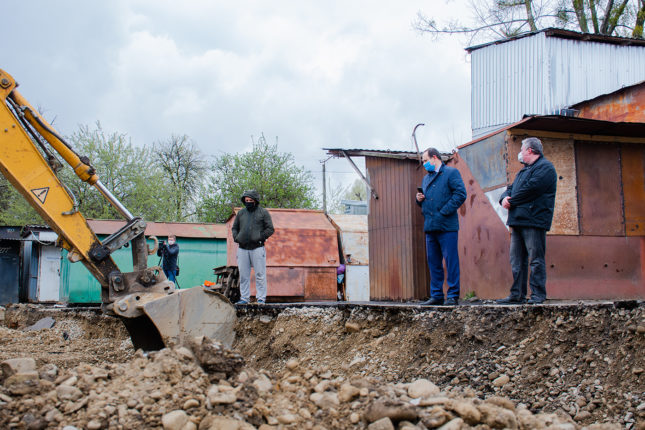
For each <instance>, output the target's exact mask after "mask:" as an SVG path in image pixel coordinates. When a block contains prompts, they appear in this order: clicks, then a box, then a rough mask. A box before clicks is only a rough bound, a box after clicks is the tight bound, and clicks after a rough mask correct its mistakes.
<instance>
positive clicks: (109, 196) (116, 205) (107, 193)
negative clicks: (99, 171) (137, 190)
mask: <svg viewBox="0 0 645 430" xmlns="http://www.w3.org/2000/svg"><path fill="white" fill-rule="evenodd" d="M94 186H95V187H96V189H97V190H99V192H100V193H101V194H103V197H105V198H106V199H107V201H109V202H110V204H111V205H112V206H114V208H115V209H116V210H117V211H119V213H120V214H121V215H123V217H124V218H125V219H126V220H128V221H130V220H132V218H134V216H132V214H131V213H130V211H129V210H127V209H126V207H125V206H123V204H121V202H120V201H119V200H118V199H117V198H116V197H114V195H113V194H112V193H111V192H110V190H108V189H107V188H105V185H103V183H102V182H101V181H96V183H95V184H94Z"/></svg>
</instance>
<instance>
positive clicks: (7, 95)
mask: <svg viewBox="0 0 645 430" xmlns="http://www.w3.org/2000/svg"><path fill="white" fill-rule="evenodd" d="M17 86H18V84H17V83H16V81H15V80H14V79H13V78H12V77H11V76H10V75H9V74H8V73H6V72H5V71H3V70H1V69H0V96H1V97H2V101H3V103H2V104H1V106H0V171H2V174H3V175H4V176H5V177H6V178H7V179H8V180H9V181H10V182H11V184H12V185H13V186H14V187H15V188H16V189H17V190H18V191H19V192H20V193H21V194H22V195H23V196H24V198H25V199H26V200H27V201H28V202H29V203H30V204H31V206H33V208H34V209H35V210H36V211H37V212H38V213H39V214H40V216H41V217H42V218H43V219H44V220H45V221H46V222H47V224H48V225H49V226H50V227H51V228H52V229H53V230H54V231H55V232H56V233H57V234H58V237H59V244H60V246H62V247H63V248H65V249H67V250H68V251H69V254H68V258H69V259H70V261H72V262H77V261H80V262H81V263H82V264H83V265H85V267H87V269H88V270H89V271H90V273H91V274H92V275H93V276H94V277H95V278H96V279H97V280H98V281H99V283H100V284H101V287H102V288H101V301H102V302H103V307H104V309H105V310H106V311H107V312H110V313H114V314H116V315H118V316H120V317H122V318H123V321H124V323H125V325H126V327H127V328H128V330H129V331H130V335H131V337H132V341H133V344H134V346H135V347H141V348H144V349H158V348H160V347H162V346H163V344H165V343H167V341H168V340H169V339H172V340H175V341H181V339H180V338H181V337H182V335H183V334H185V333H190V334H191V335H196V334H200V333H201V327H202V326H203V327H208V325H209V324H210V325H211V326H215V325H218V324H219V325H221V324H220V323H219V322H218V321H219V320H217V321H212V317H211V319H209V316H208V315H203V316H199V318H195V317H194V316H193V318H192V320H188V319H186V318H185V317H184V313H186V311H190V309H188V306H190V307H194V308H195V309H193V310H195V311H196V312H199V313H200V314H203V313H207V312H209V311H207V310H206V309H205V308H204V305H205V304H208V303H211V304H212V305H214V306H215V307H216V308H218V309H219V308H221V309H220V312H223V314H222V315H224V314H225V315H226V318H225V320H226V321H224V322H223V323H222V324H224V326H225V327H224V326H222V327H223V334H222V335H221V336H219V337H220V338H221V339H222V340H224V341H225V343H230V342H231V341H232V338H231V336H232V325H231V322H230V319H231V317H230V314H231V309H229V308H226V306H225V305H226V302H227V301H226V299H223V300H224V301H225V302H224V303H222V297H223V296H222V297H216V296H214V295H206V294H205V293H203V292H201V291H198V292H192V293H186V294H183V295H180V294H176V293H177V292H178V291H176V290H175V285H174V283H172V282H170V281H168V280H167V279H166V276H165V275H164V273H163V271H162V270H161V268H159V267H150V268H149V267H147V266H148V264H147V262H148V255H149V254H150V253H152V252H154V250H156V245H155V249H154V250H151V249H149V247H148V245H147V242H146V238H145V235H144V232H145V229H146V223H145V222H144V221H143V220H142V219H141V218H138V217H134V216H133V215H132V214H131V213H130V212H129V211H128V210H127V209H126V208H125V207H124V206H123V205H122V204H121V203H120V202H119V201H118V199H116V198H115V197H114V196H113V195H112V193H111V192H110V191H109V190H108V189H106V188H105V186H104V185H103V184H102V183H101V181H100V180H99V177H98V175H97V173H96V171H95V169H94V168H93V167H92V165H91V164H90V160H89V159H88V158H87V157H84V156H80V155H78V154H77V153H76V152H75V151H74V150H73V148H72V147H71V146H70V145H68V144H67V143H66V142H65V140H64V139H63V138H62V137H61V136H60V135H59V134H58V133H57V132H56V130H54V128H53V127H52V126H51V125H50V124H49V123H48V122H47V121H45V119H43V118H42V117H41V116H40V114H39V113H38V112H37V111H36V110H35V109H34V108H33V107H32V106H31V105H30V104H29V103H28V102H27V100H25V99H24V98H23V97H22V95H21V94H20V93H19V92H18V91H17V89H16V88H17ZM52 149H53V150H54V151H55V152H56V153H58V154H59V155H60V156H61V157H62V158H63V160H65V162H66V163H67V164H68V165H69V166H70V167H71V168H72V169H73V170H74V172H75V173H76V175H77V176H78V177H79V178H80V179H81V180H82V181H85V182H87V183H88V184H90V185H92V186H94V187H95V188H96V189H97V190H98V192H100V193H101V194H102V195H103V197H104V198H105V199H106V200H107V201H108V202H109V203H110V204H111V205H112V206H113V207H114V208H116V210H117V211H118V212H119V213H120V214H121V215H122V216H123V217H124V218H125V220H126V224H125V225H124V226H123V227H122V228H121V229H120V230H119V231H118V232H116V233H114V234H112V235H110V236H109V237H107V238H105V239H104V240H103V241H102V242H101V241H100V240H99V239H98V237H97V236H96V234H94V232H93V231H92V229H91V228H90V227H89V225H88V224H87V220H86V219H85V217H84V216H83V214H81V213H80V212H79V211H78V209H77V207H76V202H75V198H74V196H73V195H72V193H71V192H70V191H69V189H68V188H67V187H66V186H65V184H64V183H63V182H62V181H61V180H60V179H59V178H58V176H57V175H56V172H57V171H58V170H59V169H60V168H61V167H62V166H61V163H60V162H59V161H58V159H57V158H56V157H55V156H54V154H53V152H52V151H51V150H52ZM128 243H129V244H131V249H132V262H133V271H132V272H128V273H123V272H121V271H120V270H119V268H118V267H117V265H116V264H115V263H114V260H113V259H112V257H111V253H112V252H114V251H116V250H117V249H119V248H121V247H123V246H125V245H127V244H128ZM195 290H196V289H195ZM189 297H190V299H189ZM228 306H229V307H230V304H228ZM173 313H176V314H177V315H171V314H173ZM232 313H233V315H234V313H235V311H234V310H232ZM220 319H221V318H220ZM233 319H234V317H233ZM222 321H223V320H222ZM187 324H188V325H190V326H187ZM219 325H218V327H219ZM222 327H219V328H222ZM202 334H206V335H208V334H210V335H211V336H213V334H212V333H202ZM215 337H217V336H215ZM224 338H225V339H224Z"/></svg>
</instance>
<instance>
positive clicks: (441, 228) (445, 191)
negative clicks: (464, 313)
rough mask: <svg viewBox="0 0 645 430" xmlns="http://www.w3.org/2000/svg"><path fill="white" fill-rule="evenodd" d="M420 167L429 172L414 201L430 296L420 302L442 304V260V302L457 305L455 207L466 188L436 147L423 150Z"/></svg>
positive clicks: (457, 268) (457, 274) (459, 176)
mask: <svg viewBox="0 0 645 430" xmlns="http://www.w3.org/2000/svg"><path fill="white" fill-rule="evenodd" d="M423 167H424V168H425V169H426V170H427V171H428V174H427V175H425V176H424V177H423V183H422V185H421V191H422V192H418V193H417V196H416V198H417V204H418V205H419V206H421V211H422V212H423V217H424V223H423V231H424V232H425V234H426V255H427V258H428V268H429V269H430V299H429V300H428V301H425V302H422V303H421V304H422V305H443V304H444V298H443V281H444V278H445V273H444V271H443V260H444V259H445V260H446V269H447V270H448V279H447V282H448V292H447V294H446V300H445V304H446V305H448V306H454V305H457V304H459V252H458V248H457V239H458V231H459V218H458V216H457V209H459V207H460V206H461V205H462V203H463V202H464V201H465V200H466V187H464V181H463V180H462V179H461V174H459V171H458V170H457V169H455V168H454V167H449V166H446V165H445V164H443V162H442V161H441V154H440V153H439V151H437V150H436V149H435V148H428V149H426V150H425V152H424V153H423Z"/></svg>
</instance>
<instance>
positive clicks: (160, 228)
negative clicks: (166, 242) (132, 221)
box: [87, 219, 226, 239]
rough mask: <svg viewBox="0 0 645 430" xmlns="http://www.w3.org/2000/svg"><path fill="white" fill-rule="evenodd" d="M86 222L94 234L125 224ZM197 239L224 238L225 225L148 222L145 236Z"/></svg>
mask: <svg viewBox="0 0 645 430" xmlns="http://www.w3.org/2000/svg"><path fill="white" fill-rule="evenodd" d="M87 223H88V224H89V225H90V228H91V229H92V230H93V231H94V233H96V234H112V233H114V232H116V231H117V230H118V229H120V228H121V227H123V226H124V225H125V221H120V220H104V219H88V220H87ZM170 234H174V235H175V236H177V237H185V238H188V237H190V238H199V239H226V225H224V224H214V223H189V222H148V223H147V227H146V232H145V235H146V236H166V237H167V236H168V235H170Z"/></svg>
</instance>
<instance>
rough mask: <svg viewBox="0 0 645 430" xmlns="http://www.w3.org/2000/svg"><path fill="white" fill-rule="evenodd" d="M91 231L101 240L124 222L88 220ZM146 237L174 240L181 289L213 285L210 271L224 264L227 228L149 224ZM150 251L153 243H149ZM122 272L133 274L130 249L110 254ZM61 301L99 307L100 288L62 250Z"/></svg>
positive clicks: (154, 262) (150, 261) (151, 259)
mask: <svg viewBox="0 0 645 430" xmlns="http://www.w3.org/2000/svg"><path fill="white" fill-rule="evenodd" d="M88 223H89V225H90V227H91V228H92V230H94V232H96V234H97V235H98V237H99V239H101V240H103V239H104V238H106V237H107V236H109V235H110V234H112V233H114V232H115V231H117V230H118V229H119V228H121V227H122V226H123V225H124V224H125V221H114V220H88ZM145 234H146V236H147V237H149V236H156V237H157V238H158V239H159V241H162V240H167V239H168V235H170V234H174V235H175V236H177V244H178V245H179V263H178V265H179V267H180V272H179V276H178V277H177V283H178V286H179V287H180V288H190V287H194V286H197V285H202V283H203V282H204V281H205V280H210V281H214V280H215V279H214V276H213V268H215V267H217V266H223V265H225V264H226V226H225V225H224V224H204V223H160V222H149V223H148V226H147V228H146V232H145ZM148 243H149V244H150V247H152V246H153V241H152V240H148ZM112 257H113V258H114V261H115V262H116V264H117V265H118V266H119V268H120V269H121V271H123V272H129V271H131V270H132V252H131V250H130V248H121V249H119V250H118V251H116V252H115V253H113V254H112ZM158 264H159V257H157V256H156V254H155V255H151V256H150V257H148V266H156V265H158ZM60 300H61V301H62V302H68V303H100V302H101V286H100V285H99V283H98V282H97V281H96V279H94V277H93V276H92V275H91V274H90V273H89V272H88V271H87V269H86V268H85V266H83V265H82V264H80V263H70V262H69V260H68V259H67V251H65V250H63V258H62V260H61V270H60Z"/></svg>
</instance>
